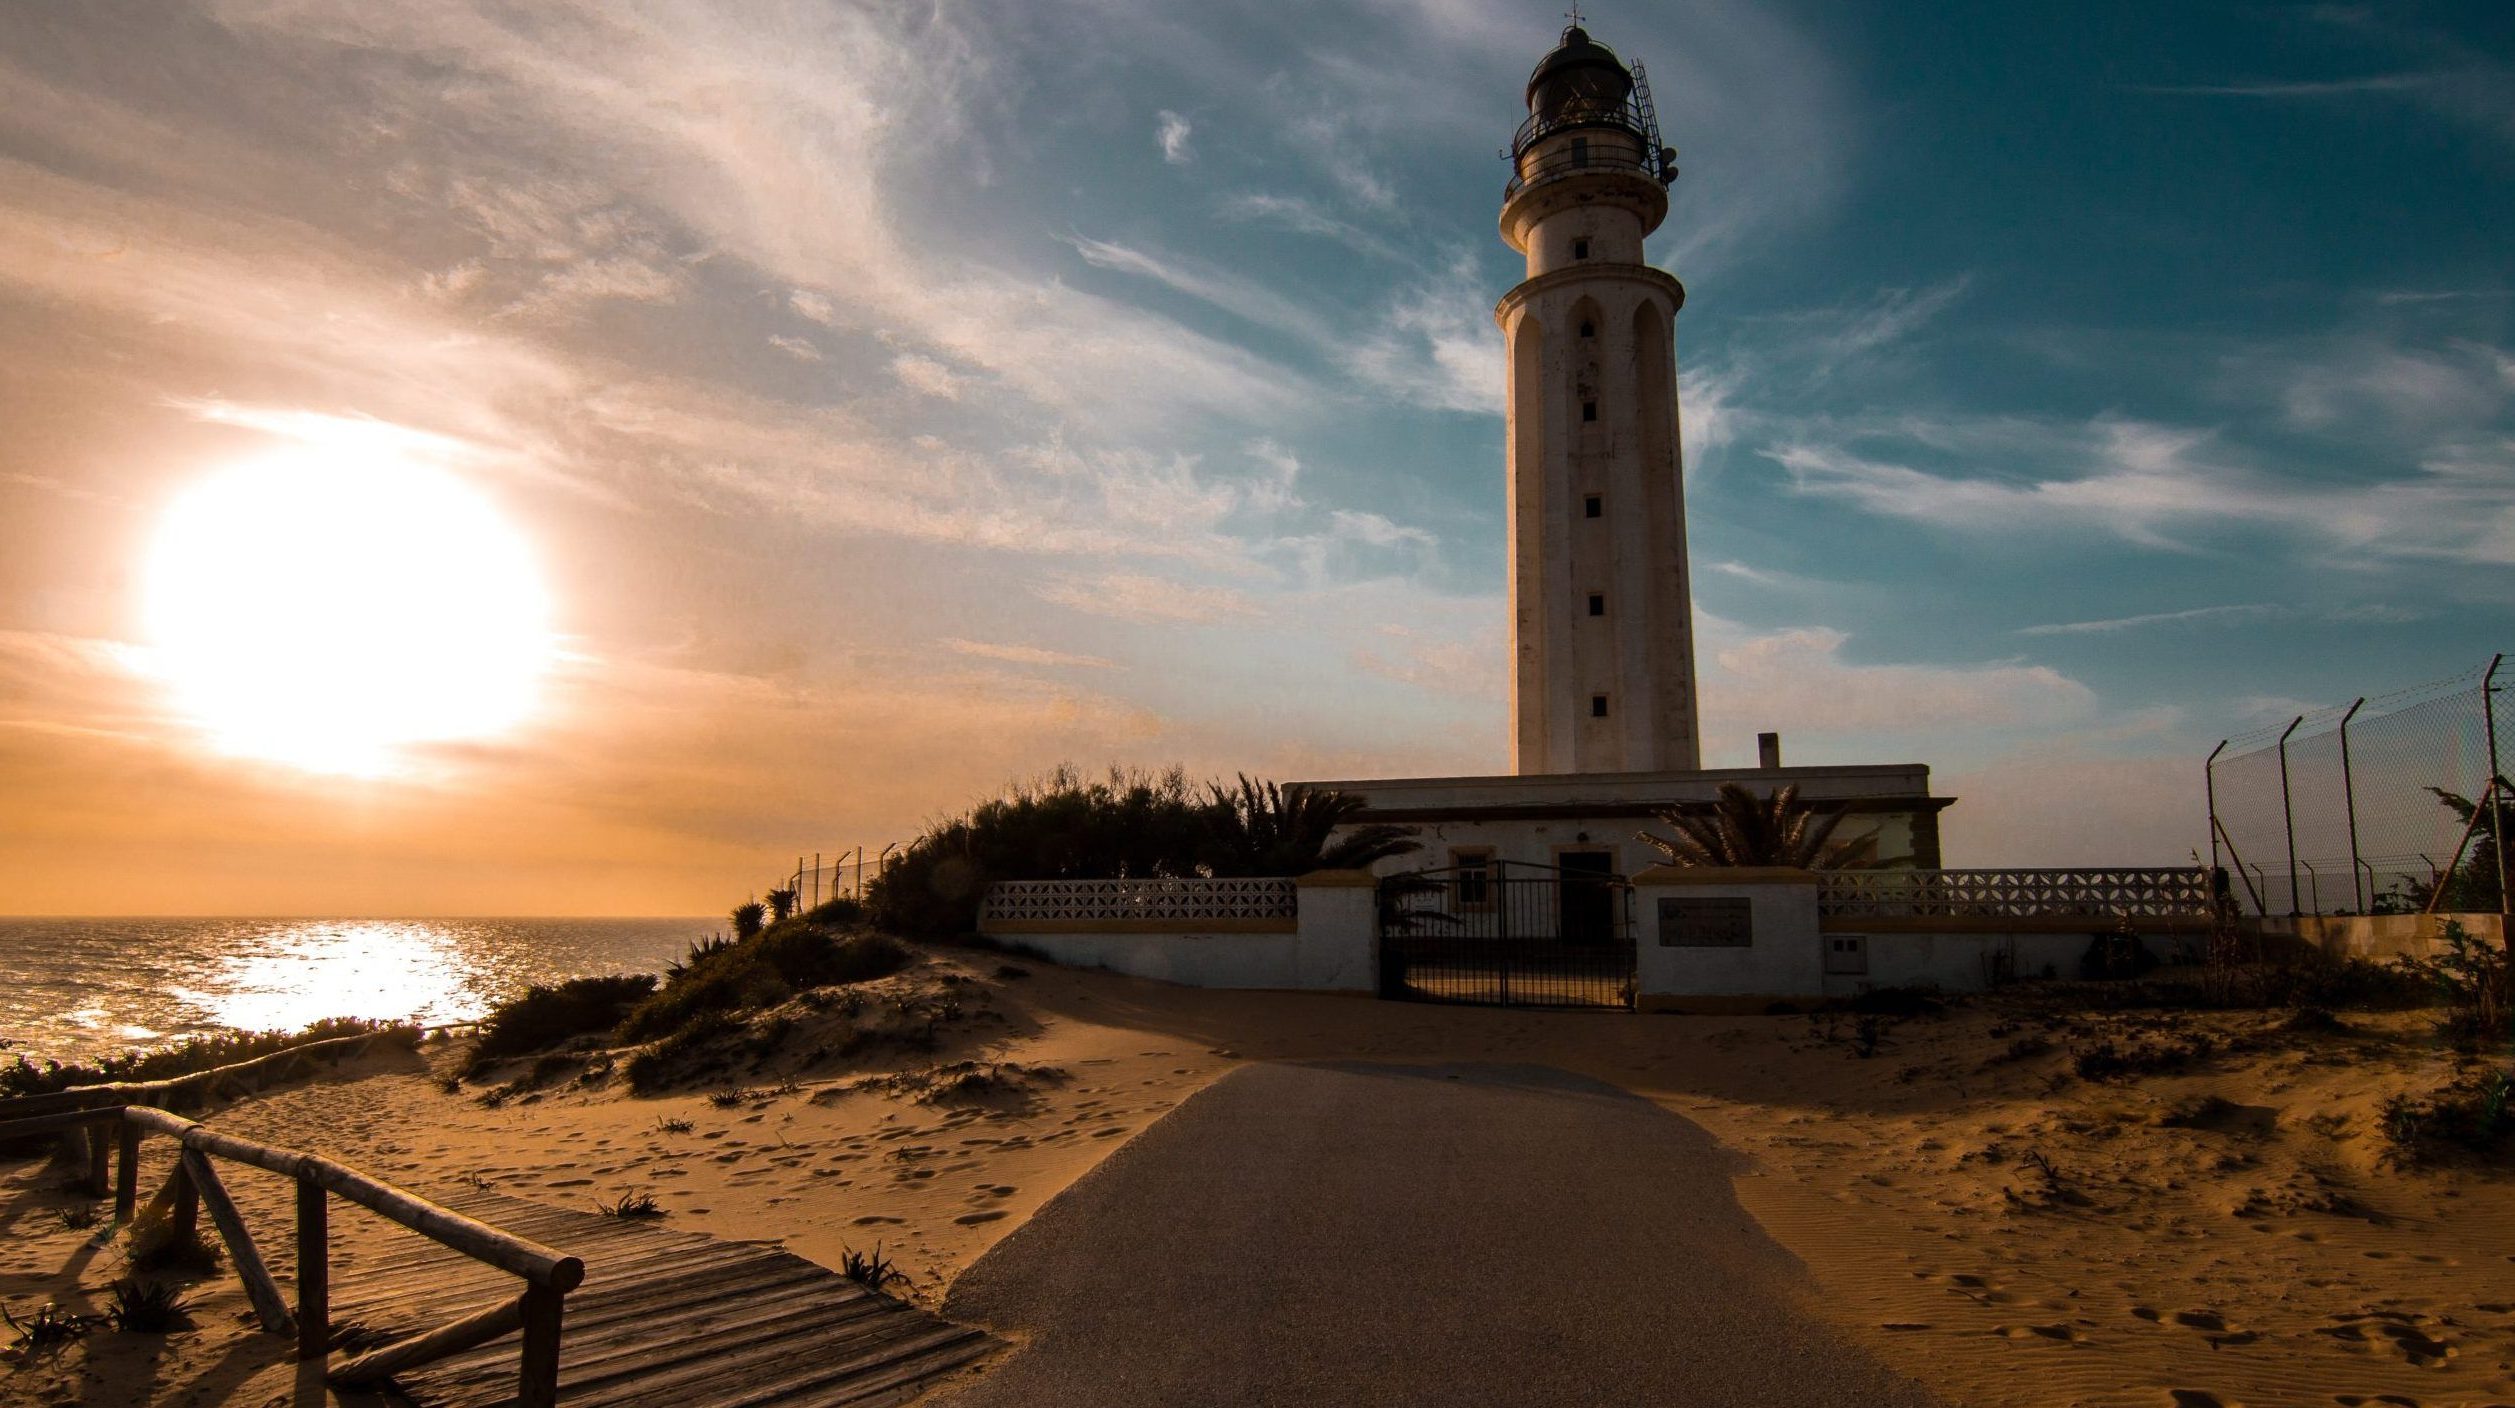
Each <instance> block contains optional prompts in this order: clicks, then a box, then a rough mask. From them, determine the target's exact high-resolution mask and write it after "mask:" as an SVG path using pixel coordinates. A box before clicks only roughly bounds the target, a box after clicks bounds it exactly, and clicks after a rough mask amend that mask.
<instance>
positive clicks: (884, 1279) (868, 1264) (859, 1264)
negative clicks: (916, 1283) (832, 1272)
mask: <svg viewBox="0 0 2515 1408" xmlns="http://www.w3.org/2000/svg"><path fill="white" fill-rule="evenodd" d="M838 1274H839V1275H841V1276H844V1277H846V1278H847V1279H848V1280H850V1281H853V1282H855V1283H856V1284H857V1285H859V1286H862V1287H864V1288H865V1289H866V1290H868V1291H876V1292H878V1291H880V1290H881V1289H882V1288H883V1287H884V1286H886V1285H888V1284H890V1283H891V1282H893V1281H905V1280H907V1279H908V1274H907V1273H906V1272H904V1271H901V1270H900V1269H899V1267H898V1266H896V1265H894V1264H893V1263H892V1262H891V1261H890V1260H889V1259H888V1258H886V1257H884V1256H883V1255H882V1244H881V1243H880V1242H876V1243H874V1244H873V1254H872V1255H870V1256H867V1255H866V1254H865V1253H863V1252H860V1251H858V1250H856V1249H855V1248H854V1247H844V1248H841V1249H840V1251H839V1258H838Z"/></svg>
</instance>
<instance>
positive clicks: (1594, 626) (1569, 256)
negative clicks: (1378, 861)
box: [1494, 22, 1702, 775]
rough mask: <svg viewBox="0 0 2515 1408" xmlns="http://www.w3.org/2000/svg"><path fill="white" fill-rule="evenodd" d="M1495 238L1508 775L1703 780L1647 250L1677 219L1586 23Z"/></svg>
mask: <svg viewBox="0 0 2515 1408" xmlns="http://www.w3.org/2000/svg"><path fill="white" fill-rule="evenodd" d="M1526 96H1527V104H1528V119H1527V121H1525V122H1523V123H1521V124H1520V128H1519V131H1518V132H1517V133H1516V134H1515V135H1514V136H1513V137H1512V139H1511V145H1510V151H1509V157H1510V161H1511V167H1512V171H1511V178H1510V182H1509V184H1508V186H1506V187H1505V189H1504V192H1503V200H1502V219H1501V227H1502V238H1503V240H1504V242H1505V243H1507V244H1509V245H1510V246H1511V248H1512V249H1513V250H1515V251H1517V252H1519V253H1520V254H1521V255H1523V256H1525V257H1526V259H1527V261H1528V274H1527V278H1526V280H1525V281H1523V282H1522V283H1521V284H1520V285H1519V286H1518V287H1516V288H1514V289H1512V290H1511V291H1510V292H1509V293H1508V294H1506V295H1504V296H1503V298H1502V301H1501V303H1500V305H1499V306H1497V307H1496V308H1495V309H1494V318H1495V321H1497V322H1499V323H1500V324H1501V326H1502V334H1503V337H1504V340H1505V343H1506V345H1507V347H1508V353H1509V381H1508V401H1507V410H1506V427H1507V428H1506V430H1505V450H1504V460H1505V466H1506V477H1507V482H1508V485H1509V501H1508V504H1509V506H1508V510H1507V512H1506V515H1505V517H1506V527H1505V534H1506V537H1507V540H1508V544H1509V555H1510V565H1509V583H1510V613H1511V662H1512V684H1511V762H1512V769H1513V771H1514V772H1517V773H1522V774H1555V775H1559V774H1567V773H1600V772H1611V773H1621V772H1664V771H1688V770H1692V769H1695V768H1698V767H1700V766H1701V757H1702V748H1701V742H1700V725H1699V723H1698V720H1697V717H1696V713H1695V697H1694V622H1693V593H1692V586H1691V584H1690V582H1689V581H1688V578H1687V572H1686V546H1685V482H1684V465H1683V453H1682V451H1681V449H1680V447H1679V444H1678V438H1677V373H1676V318H1677V310H1678V309H1679V308H1680V307H1682V306H1684V303H1685V286H1684V285H1683V284H1681V283H1679V282H1677V280H1676V279H1675V277H1673V276H1672V275H1670V274H1668V273H1666V272H1664V271H1662V270H1659V269H1655V268H1652V267H1651V265H1650V264H1649V263H1648V261H1647V260H1646V259H1645V258H1644V257H1643V252H1642V242H1643V240H1644V239H1646V238H1647V237H1648V236H1649V235H1650V233H1651V232H1652V231H1653V230H1656V229H1658V228H1659V225H1660V222H1661V221H1663V220H1665V219H1666V218H1667V215H1668V183H1669V182H1670V181H1672V180H1673V179H1675V177H1676V167H1675V165H1674V160H1675V155H1676V154H1675V153H1674V152H1673V151H1671V150H1669V149H1668V148H1666V147H1663V146H1662V145H1661V144H1660V139H1659V131H1658V119H1657V116H1656V115H1655V113H1654V112H1653V110H1652V105H1651V100H1650V91H1649V88H1648V86H1647V80H1646V77H1645V76H1644V75H1643V74H1642V73H1641V69H1640V65H1639V64H1635V65H1633V66H1632V67H1630V68H1628V67H1627V66H1626V65H1625V63H1624V62H1623V61H1622V60H1620V59H1618V58H1617V57H1616V55H1615V52H1614V51H1613V50H1611V49H1609V48H1607V46H1605V45H1603V44H1601V43H1599V42H1598V41H1596V40H1594V39H1592V38H1590V36H1589V33H1588V31H1586V30H1584V29H1582V28H1581V27H1580V25H1579V24H1578V23H1577V22H1576V23H1575V24H1574V25H1573V26H1572V27H1571V28H1569V29H1566V30H1564V31H1563V36H1562V40H1561V42H1560V43H1558V44H1557V45H1556V46H1555V48H1554V50H1553V52H1551V53H1549V54H1547V55H1546V56H1545V57H1544V58H1543V59H1541V60H1540V61H1539V62H1538V64H1537V67H1536V70H1535V71H1534V72H1532V73H1531V74H1529V77H1528V88H1527V95H1526Z"/></svg>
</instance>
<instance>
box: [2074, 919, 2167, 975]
mask: <svg viewBox="0 0 2515 1408" xmlns="http://www.w3.org/2000/svg"><path fill="white" fill-rule="evenodd" d="M2156 966H2157V955H2155V954H2153V953H2150V952H2149V951H2148V945H2146V944H2144V943H2141V942H2140V936H2139V931H2138V930H2136V929H2134V928H2132V927H2131V926H2130V925H2129V923H2127V922H2125V923H2124V924H2123V926H2122V927H2121V928H2119V929H2117V930H2115V931H2113V932H2112V933H2109V934H2098V935H2096V936H2095V937H2094V938H2091V939H2089V940H2088V941H2087V951H2086V952H2085V953H2083V954H2080V955H2079V959H2078V975H2079V976H2080V977H2081V978H2084V979H2086V980H2087V981H2089V982H2111V981H2114V980H2116V979H2121V978H2137V977H2143V976H2145V975H2146V974H2147V973H2148V971H2149V970H2150V969H2152V968H2155V967H2156Z"/></svg>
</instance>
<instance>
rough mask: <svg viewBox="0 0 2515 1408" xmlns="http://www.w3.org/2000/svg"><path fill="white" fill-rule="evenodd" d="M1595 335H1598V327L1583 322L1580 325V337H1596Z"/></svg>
mask: <svg viewBox="0 0 2515 1408" xmlns="http://www.w3.org/2000/svg"><path fill="white" fill-rule="evenodd" d="M1597 335H1598V325H1597V324H1596V323H1591V322H1584V323H1582V324H1581V336H1583V337H1596V336H1597Z"/></svg>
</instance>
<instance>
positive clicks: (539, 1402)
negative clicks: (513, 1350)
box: [515, 1285, 567, 1408]
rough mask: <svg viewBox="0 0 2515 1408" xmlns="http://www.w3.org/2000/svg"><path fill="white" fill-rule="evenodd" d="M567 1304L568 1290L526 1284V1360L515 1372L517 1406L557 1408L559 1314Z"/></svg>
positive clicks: (524, 1303) (524, 1304)
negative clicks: (516, 1372)
mask: <svg viewBox="0 0 2515 1408" xmlns="http://www.w3.org/2000/svg"><path fill="white" fill-rule="evenodd" d="M566 1304H567V1296H566V1294H565V1293H564V1292H562V1291H559V1290H557V1289H555V1288H553V1287H550V1286H540V1285H534V1286H526V1287H525V1288H524V1298H523V1306H524V1362H523V1365H522V1368H521V1370H520V1371H519V1373H518V1374H517V1376H516V1383H515V1408H557V1404H558V1402H559V1316H560V1312H561V1311H562V1310H563V1309H564V1308H565V1307H566Z"/></svg>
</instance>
